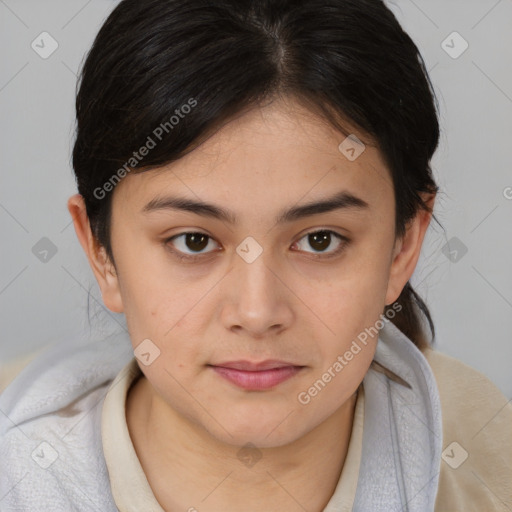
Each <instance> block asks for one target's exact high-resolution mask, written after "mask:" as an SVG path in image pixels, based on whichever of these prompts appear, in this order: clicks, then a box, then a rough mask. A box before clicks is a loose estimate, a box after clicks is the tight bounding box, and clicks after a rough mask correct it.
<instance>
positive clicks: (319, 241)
mask: <svg viewBox="0 0 512 512" xmlns="http://www.w3.org/2000/svg"><path fill="white" fill-rule="evenodd" d="M330 241H331V235H330V233H328V232H327V231H319V232H318V233H313V234H312V235H309V243H310V245H311V247H313V249H316V250H318V251H320V250H324V249H326V248H327V247H329V244H330Z"/></svg>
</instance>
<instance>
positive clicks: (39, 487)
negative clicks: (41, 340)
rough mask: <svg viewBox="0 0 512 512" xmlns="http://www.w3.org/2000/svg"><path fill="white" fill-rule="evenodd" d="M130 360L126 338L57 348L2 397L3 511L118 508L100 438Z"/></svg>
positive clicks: (29, 368)
mask: <svg viewBox="0 0 512 512" xmlns="http://www.w3.org/2000/svg"><path fill="white" fill-rule="evenodd" d="M131 357H133V352H132V351H131V344H130V341H129V339H128V340H126V338H125V340H120V339H117V340H115V339H110V340H109V339H107V340H103V341H101V342H96V343H87V344H84V345H80V346H77V345H75V346H64V345H58V346H56V347H54V348H53V349H51V350H49V351H46V352H45V353H44V354H42V355H40V356H39V357H37V358H36V359H35V360H34V361H32V362H31V363H30V364H29V365H28V366H27V367H26V368H25V369H24V370H23V371H22V372H21V373H20V374H19V375H18V376H17V377H16V378H15V379H14V381H13V382H11V383H10V385H9V386H8V387H7V388H6V389H5V391H4V392H3V393H2V394H1V395H0V460H2V464H0V498H1V504H0V505H1V506H0V508H1V510H2V511H5V512H14V511H18V510H20V511H21V510H23V511H36V510H55V511H60V510H62V511H69V510H76V511H92V510H104V511H106V512H107V511H114V510H116V508H115V506H114V505H113V500H112V497H111V493H110V485H109V479H108V472H107V469H106V465H105V460H104V457H103V450H102V443H101V412H102V404H103V401H104V398H105V395H106V393H107V392H108V389H109V386H110V383H111V382H112V380H113V378H115V375H116V374H117V373H118V372H119V371H120V369H121V368H122V367H123V366H124V364H125V362H126V360H129V359H130V358H131Z"/></svg>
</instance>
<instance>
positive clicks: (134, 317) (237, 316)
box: [96, 100, 422, 447]
mask: <svg viewBox="0 0 512 512" xmlns="http://www.w3.org/2000/svg"><path fill="white" fill-rule="evenodd" d="M352 133H354V134H356V135H357V136H358V137H359V138H360V139H365V137H364V135H362V134H360V133H359V132H357V131H356V130H355V129H354V130H353V132H352ZM344 139H345V135H343V134H341V133H340V132H337V131H335V130H334V129H333V128H331V127H329V126H328V125H327V124H326V123H325V122H323V121H322V120H320V119H319V118H317V117H315V116H314V115H313V114H311V113H309V112H308V111H306V110H304V109H302V108H301V107H300V106H299V105H298V104H295V103H292V102H286V103H285V102H284V101H283V100H281V101H280V102H274V103H272V104H271V105H270V106H267V107H265V108H262V109H257V110H253V111H251V112H249V113H247V114H245V115H243V116H242V117H239V118H238V119H236V120H234V121H232V122H230V123H229V124H228V125H227V126H225V127H224V128H223V129H222V130H221V131H219V132H217V133H216V134H215V135H214V136H213V137H211V138H210V139H209V140H208V141H207V142H205V143H204V144H203V145H202V146H200V147H199V148H197V149H195V150H194V151H193V152H192V153H190V154H189V155H187V156H185V157H183V158H182V159H180V160H179V161H177V162H173V163H171V164H170V165H168V166H166V167H164V168H161V169H158V170H153V171H148V172H143V173H140V174H133V173H132V174H130V175H128V176H126V178H124V179H123V180H122V181H121V183H119V184H118V185H117V187H116V189H115V191H114V196H113V204H112V230H111V233H112V250H113V254H114V258H115V264H116V268H115V272H112V273H109V272H107V274H108V275H107V276H106V277H105V275H101V276H99V275H98V273H96V275H97V277H98V281H99V282H100V286H101V288H102V294H103V299H104V301H105V303H106V305H107V306H108V307H109V308H110V309H111V310H113V311H118V312H121V311H122V312H124V313H125V315H126V319H127V324H128V329H129V333H130V337H131V339H132V343H133V347H134V349H135V350H136V351H140V352H142V353H144V354H145V355H144V356H143V360H145V362H148V363H150V364H147V365H146V364H142V363H139V365H140V367H141V369H142V371H143V372H144V374H145V375H146V377H147V379H148V381H149V383H150V384H151V386H152V388H153V389H154V391H155V394H156V395H157V396H158V399H159V400H161V402H162V404H164V405H165V407H167V408H168V410H169V412H170V414H175V415H179V416H180V417H182V418H185V419H186V420H187V421H189V422H190V423H191V424H193V425H197V426H199V427H202V428H204V429H205V430H206V431H208V432H209V433H210V434H211V435H212V436H213V437H215V438H216V439H218V440H219V441H222V442H225V443H229V444H239V445H242V444H244V443H246V442H247V441H248V440H250V441H251V442H253V443H254V444H255V445H257V446H261V447H266V446H278V445H283V444H286V443H289V442H291V441H293V440H295V439H298V438H299V437H301V436H304V435H306V434H307V433H308V432H311V431H313V429H315V428H316V427H318V426H319V425H320V424H321V423H322V422H324V421H325V420H326V419H327V418H329V417H332V416H333V415H335V414H339V413H340V411H342V410H343V407H344V404H346V403H347V401H348V399H349V398H350V397H351V396H352V395H353V394H354V392H355V391H356V390H357V388H358V386H359V384H360V383H361V381H362V379H363V377H364V375H365V373H366V371H367V369H368V367H369V365H370V363H371V360H372V358H373V355H374V351H375V344H376V341H377V336H374V337H371V336H368V337H367V341H366V344H363V343H361V342H360V341H359V342H357V346H358V347H359V350H357V349H356V348H355V346H354V340H357V339H358V336H360V335H361V333H362V332H364V331H365V329H367V328H370V327H372V326H375V324H376V322H377V321H378V320H379V318H380V317H381V315H382V313H383V310H384V307H385V305H386V304H391V303H392V302H393V301H395V300H396V299H397V297H398V295H399V294H400V291H401V289H402V288H403V286H404V284H405V283H406V281H407V280H408V279H409V277H410V274H412V271H413V269H414V266H415V263H416V259H417V256H418V253H419V249H418V245H419V246H421V238H422V232H421V230H419V231H418V230H416V231H415V233H416V235H415V238H414V240H413V242H411V243H409V244H405V245H402V244H401V243H398V242H397V243H395V232H394V223H395V206H394V204H395V203H394V201H395V199H394V193H393V186H392V181H391V177H390V173H389V170H388V169H387V168H386V165H385V164H384V161H383V159H382V157H381V155H380V153H379V151H378V150H377V149H376V148H375V147H373V146H371V145H366V148H365V150H364V151H363V152H362V153H361V154H360V156H358V157H357V158H356V159H355V160H353V159H349V158H347V156H346V155H347V153H345V154H344V153H342V152H341V151H340V149H339V145H340V143H341V142H343V140H344ZM365 140H366V139H365ZM348 155H349V156H352V155H351V154H350V152H349V153H348ZM342 194H345V195H346V196H345V201H343V200H342V201H338V203H337V204H334V205H332V204H331V206H330V207H329V205H327V206H325V207H324V208H322V207H321V206H317V207H313V206H311V208H309V209H307V208H304V206H307V205H314V204H317V205H320V204H321V203H323V202H325V201H329V200H331V199H333V198H334V197H335V196H340V197H341V195H342ZM349 196H354V197H355V198H358V199H359V201H356V200H353V201H350V200H348V199H347V198H348V197H349ZM171 198H173V199H174V205H173V206H172V205H171V204H170V203H171V201H170V199H171ZM178 199H179V200H181V206H182V208H180V207H179V204H178ZM341 199H343V197H341ZM166 201H167V205H166V204H165V203H166ZM187 201H188V202H201V203H207V204H208V205H213V206H212V207H198V206H196V207H195V208H191V209H186V208H185V207H184V205H185V203H186V202H187ZM148 205H149V206H148ZM219 212H225V213H226V215H220V214H219ZM411 236H412V235H411ZM401 248H403V249H404V250H403V252H402V253H401V252H400V250H401ZM407 251H408V252H407ZM359 339H361V337H360V338H359ZM143 340H146V341H144V344H142V345H140V344H141V343H142V342H143ZM147 340H150V341H147ZM139 345H140V347H139ZM140 352H139V353H140ZM348 352H351V354H352V357H350V356H349V355H348ZM340 357H341V359H340ZM268 361H271V362H270V363H269V364H268V365H267V367H268V368H267V370H266V371H263V370H264V368H260V370H261V371H259V372H254V371H247V370H255V368H254V367H244V366H243V365H242V363H241V362H245V363H259V362H268ZM276 361H277V362H276ZM244 370H245V371H244ZM319 380H320V381H321V383H319ZM315 383H316V387H315ZM315 390H316V392H315Z"/></svg>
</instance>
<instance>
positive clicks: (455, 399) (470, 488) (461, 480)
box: [424, 349, 512, 512]
mask: <svg viewBox="0 0 512 512" xmlns="http://www.w3.org/2000/svg"><path fill="white" fill-rule="evenodd" d="M424 355H425V358H426V359H427V361H428V363H429V365H430V367H431V369H432V372H433V374H434V376H435V379H436V382H437V386H438V390H439V397H440V401H441V409H442V418H443V456H442V461H441V468H440V477H439V488H438V495H437V501H436V510H440V511H444V510H465V511H468V512H470V511H473V510H474V511H481V510H500V509H501V508H503V507H504V506H505V505H504V504H506V505H507V506H508V507H510V506H511V505H512V403H511V401H510V400H507V398H506V397H505V396H504V395H503V393H501V391H500V390H499V389H498V388H497V387H496V386H495V385H494V384H493V382H492V381H491V380H490V379H488V378H487V377H486V376H485V375H483V374H482V373H480V372H479V371H477V370H475V369H474V368H472V367H470V366H468V365H466V364H465V363H463V362H462V361H459V360H457V359H455V358H453V357H451V356H448V355H446V354H443V353H441V352H438V351H437V350H432V349H427V350H426V351H425V352H424Z"/></svg>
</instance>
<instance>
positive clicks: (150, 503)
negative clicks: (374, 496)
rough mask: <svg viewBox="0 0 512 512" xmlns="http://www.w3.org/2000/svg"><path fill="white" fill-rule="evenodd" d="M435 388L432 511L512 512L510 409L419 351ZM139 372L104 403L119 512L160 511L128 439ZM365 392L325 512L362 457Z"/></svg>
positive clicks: (484, 384)
mask: <svg viewBox="0 0 512 512" xmlns="http://www.w3.org/2000/svg"><path fill="white" fill-rule="evenodd" d="M424 355H425V357H426V358H427V361H428V362H429V364H430V367H431V368H432V371H433V373H434V376H435V378H436V382H437V386H438V389H439V396H440V401H441V409H442V417H443V418H442V419H443V450H444V452H443V460H442V461H441V466H440V475H439V486H438V493H437V498H436V506H435V511H436V512H494V511H501V510H503V511H504V512H506V511H512V404H511V401H509V400H507V399H506V398H505V396H504V395H503V394H502V393H501V392H500V391H499V390H498V388H497V387H496V386H495V385H494V384H493V383H492V382H491V381H490V380H489V379H487V377H485V376H484V375H482V374H481V373H479V372H478V371H476V370H474V369H473V368H471V367H469V366H467V365H465V364H464V363H462V362H461V361H459V360H457V359H454V358H452V357H450V356H447V355H445V354H442V353H440V352H437V351H435V350H431V349H427V350H426V351H425V352H424ZM140 374H141V371H140V369H139V367H138V365H137V362H136V359H135V358H134V359H133V360H132V361H131V362H130V363H129V364H128V365H127V366H126V367H125V368H124V369H123V370H122V371H121V372H120V374H119V375H118V376H117V378H116V379H115V380H114V382H113V383H112V385H111V387H110V391H109V392H108V393H107V396H106V398H105V402H104V406H103V412H102V438H103V448H104V454H105V459H106V463H107V468H108V471H109V477H110V483H111V488H112V493H113V497H114V500H115V502H116V506H117V507H118V509H119V511H120V512H141V511H144V512H164V511H163V509H162V507H161V506H160V505H159V503H158V502H157V500H156V498H155V497H154V495H153V492H152V490H151V487H150V486H149V483H148V481H147V479H146V476H145V474H144V471H143V470H142V467H141V465H140V462H139V460H138V458H137V455H136V453H135V449H134V447H133V444H132V442H131V439H130V435H129V431H128V427H127V423H126V415H125V403H126V396H127V392H128V389H129V387H130V385H131V384H132V383H133V382H134V380H135V378H136V377H137V376H139V375H140ZM363 419H364V390H363V387H362V386H361V391H360V392H359V394H358V399H357V402H356V408H355V415H354V422H353V427H352V434H351V438H350V442H349V447H348V452H347V457H346V460H345V464H344V467H343V470H342V473H341V476H340V479H339V482H338V485H337V487H336V489H335V492H334V494H333V496H332V497H331V500H330V501H329V503H328V504H327V506H326V508H325V509H324V512H348V511H350V510H351V509H352V505H353V502H354V498H355V494H356V488H357V479H358V475H359V466H360V462H361V453H362V439H363Z"/></svg>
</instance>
